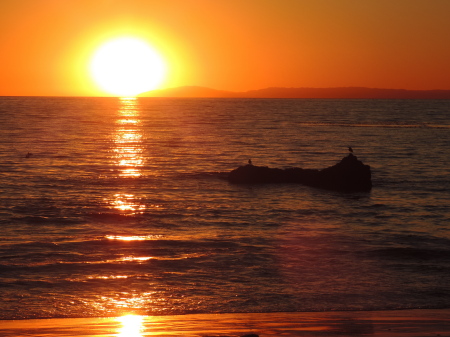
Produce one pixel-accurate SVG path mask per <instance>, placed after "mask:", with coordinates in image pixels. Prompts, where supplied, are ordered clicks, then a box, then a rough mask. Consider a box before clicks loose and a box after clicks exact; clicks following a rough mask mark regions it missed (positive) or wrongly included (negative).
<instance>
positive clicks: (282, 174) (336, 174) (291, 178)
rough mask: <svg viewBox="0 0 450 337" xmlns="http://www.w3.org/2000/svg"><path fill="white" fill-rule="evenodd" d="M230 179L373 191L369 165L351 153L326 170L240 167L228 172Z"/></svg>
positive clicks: (240, 182)
mask: <svg viewBox="0 0 450 337" xmlns="http://www.w3.org/2000/svg"><path fill="white" fill-rule="evenodd" d="M227 180H228V181H230V182H232V183H236V184H257V183H298V184H303V185H307V186H313V187H319V188H325V189H331V190H338V191H370V189H371V188H372V179H371V171H370V166H369V165H364V164H363V163H362V162H361V161H360V160H358V158H357V157H356V156H354V155H353V154H352V153H350V154H349V155H348V156H347V157H344V158H343V159H342V160H341V161H340V162H339V163H337V164H336V165H333V166H331V167H328V168H325V169H323V170H314V169H302V168H297V167H294V168H287V169H279V168H269V167H266V166H254V165H245V166H240V167H238V168H237V169H235V170H233V171H231V172H230V173H229V174H228V177H227Z"/></svg>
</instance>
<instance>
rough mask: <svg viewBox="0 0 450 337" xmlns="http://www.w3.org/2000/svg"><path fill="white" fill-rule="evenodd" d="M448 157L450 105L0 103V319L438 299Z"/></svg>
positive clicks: (445, 275)
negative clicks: (330, 179)
mask: <svg viewBox="0 0 450 337" xmlns="http://www.w3.org/2000/svg"><path fill="white" fill-rule="evenodd" d="M349 146H351V147H352V148H353V150H354V155H356V156H357V157H358V159H360V160H361V161H363V163H364V164H367V165H370V166H371V170H372V182H373V188H372V190H371V191H370V192H357V193H356V192H355V193H350V192H347V193H345V192H337V191H328V190H322V189H317V188H313V187H307V186H302V185H296V184H258V185H235V184H231V183H229V182H227V181H226V180H224V179H223V178H224V176H226V174H227V173H228V172H230V171H231V170H232V169H234V168H237V167H238V166H241V165H245V164H247V162H248V160H249V159H251V160H252V162H253V164H254V165H258V166H269V167H279V168H287V167H302V168H316V169H321V168H325V167H328V166H331V165H334V164H335V163H337V162H338V161H340V160H341V159H342V158H343V157H345V156H347V154H348V150H347V148H348V147H349ZM449 160H450V101H449V100H324V99H316V100H307V99H201V98H195V99H194V98H191V99H185V98H183V99H182V98H178V99H177V98H141V97H140V98H73V97H0V228H1V232H0V298H1V301H0V309H1V310H0V319H3V320H10V319H29V318H61V317H111V316H121V315H125V314H130V313H134V314H139V315H179V314H194V313H202V314H203V313H259V312H265V313H269V312H317V311H347V310H361V311H365V310H368V311H373V310H391V309H418V308H422V309H423V308H428V309H442V308H450V165H449Z"/></svg>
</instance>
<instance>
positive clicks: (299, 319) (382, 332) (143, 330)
mask: <svg viewBox="0 0 450 337" xmlns="http://www.w3.org/2000/svg"><path fill="white" fill-rule="evenodd" d="M246 334H257V335H259V336H260V337H264V336H380V337H381V336H382V337H384V336H385V337H400V336H402V337H413V336H450V309H446V310H401V311H400V310H399V311H358V312H355V311H345V312H313V313H311V312H308V313H303V312H300V313H299V312H296V313H237V314H193V315H178V316H133V315H129V316H123V317H114V318H61V319H32V320H7V321H1V322H0V335H1V336H4V337H6V336H37V337H39V336H41V337H43V336H88V337H94V336H95V337H100V336H123V337H125V336H126V337H143V336H243V335H246Z"/></svg>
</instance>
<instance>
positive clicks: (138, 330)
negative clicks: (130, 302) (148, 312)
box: [117, 315, 144, 337]
mask: <svg viewBox="0 0 450 337" xmlns="http://www.w3.org/2000/svg"><path fill="white" fill-rule="evenodd" d="M117 320H118V321H119V322H120V323H121V324H122V327H121V328H120V330H119V334H118V335H117V336H120V337H142V336H143V332H144V324H143V322H144V317H143V316H138V315H125V316H122V317H118V318H117Z"/></svg>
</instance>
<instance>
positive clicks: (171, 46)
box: [0, 0, 450, 96]
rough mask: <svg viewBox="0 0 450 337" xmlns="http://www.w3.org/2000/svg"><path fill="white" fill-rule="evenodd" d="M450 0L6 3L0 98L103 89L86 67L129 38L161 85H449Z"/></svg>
mask: <svg viewBox="0 0 450 337" xmlns="http://www.w3.org/2000/svg"><path fill="white" fill-rule="evenodd" d="M449 13H450V1H449V0H361V1H360V0H164V1H161V0H157V1H154V0H3V1H1V2H0V45H1V48H2V49H1V51H2V53H1V56H0V57H1V61H2V62H1V63H0V75H1V82H0V83H1V85H0V95H58V96H60V95H77V96H79V95H82V96H90V95H94V96H98V95H104V93H102V92H101V91H100V90H99V89H98V88H97V87H96V86H95V84H94V83H93V81H92V79H91V78H90V75H89V72H88V64H89V61H90V58H91V57H92V54H93V53H94V51H95V49H96V47H98V46H99V45H100V44H101V43H102V42H103V41H105V40H107V39H110V38H112V37H115V36H120V35H131V36H137V37H140V38H144V39H146V40H147V41H148V42H149V43H150V44H151V45H152V46H153V47H154V48H155V49H156V50H158V51H159V52H160V54H161V55H162V56H163V57H164V59H165V60H166V62H167V64H168V68H169V69H168V73H167V78H166V80H165V82H164V83H163V85H162V87H176V86H183V85H198V86H206V87H210V88H214V89H219V90H231V91H246V90H253V89H261V88H265V87H273V86H282V87H346V86H365V87H376V88H403V89H447V90H450V20H449V19H448V15H449Z"/></svg>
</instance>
